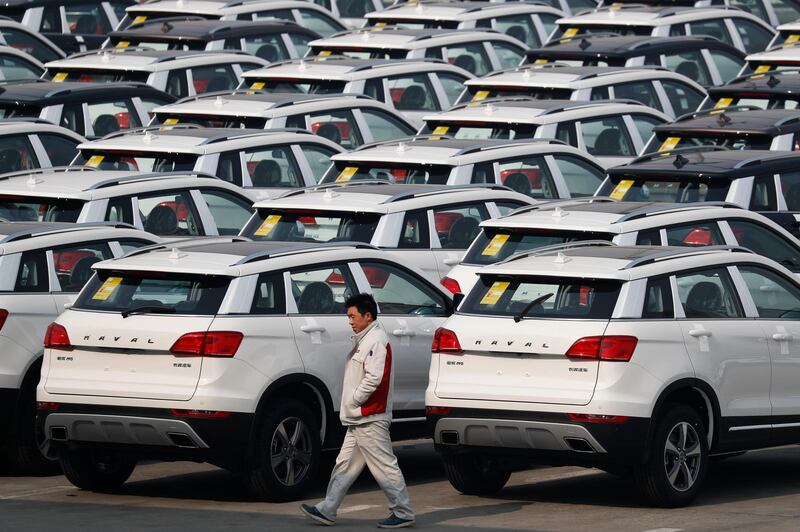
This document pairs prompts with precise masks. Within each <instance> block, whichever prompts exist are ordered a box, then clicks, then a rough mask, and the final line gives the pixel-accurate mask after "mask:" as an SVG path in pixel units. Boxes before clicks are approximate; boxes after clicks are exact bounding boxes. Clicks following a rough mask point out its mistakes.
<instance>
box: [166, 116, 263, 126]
mask: <svg viewBox="0 0 800 532" xmlns="http://www.w3.org/2000/svg"><path fill="white" fill-rule="evenodd" d="M156 121H157V122H159V123H161V124H168V125H172V124H178V123H180V124H197V125H198V126H202V127H227V128H234V129H264V126H265V125H266V124H267V119H266V118H251V117H246V116H213V115H208V116H204V115H188V114H187V115H176V114H170V113H156Z"/></svg>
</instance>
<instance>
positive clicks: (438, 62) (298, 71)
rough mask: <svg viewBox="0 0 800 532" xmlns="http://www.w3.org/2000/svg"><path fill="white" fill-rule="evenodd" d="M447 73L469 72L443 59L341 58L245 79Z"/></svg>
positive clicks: (282, 66)
mask: <svg viewBox="0 0 800 532" xmlns="http://www.w3.org/2000/svg"><path fill="white" fill-rule="evenodd" d="M441 70H447V71H451V72H457V73H459V74H461V75H463V76H466V77H468V78H473V77H475V76H474V75H473V74H471V73H470V72H468V71H466V70H464V69H463V68H459V67H457V66H455V65H451V64H450V63H447V62H445V61H444V60H442V59H431V58H425V59H354V58H350V57H347V56H343V55H331V56H327V57H324V56H323V57H309V58H307V59H292V60H289V61H281V62H279V63H272V64H269V65H267V66H265V67H262V68H257V69H254V70H248V71H247V72H245V73H244V75H243V77H244V78H245V79H252V78H269V77H279V78H286V77H289V78H291V79H324V80H339V81H352V80H357V79H370V78H376V77H384V76H390V75H395V74H405V73H409V72H410V73H416V72H430V71H441Z"/></svg>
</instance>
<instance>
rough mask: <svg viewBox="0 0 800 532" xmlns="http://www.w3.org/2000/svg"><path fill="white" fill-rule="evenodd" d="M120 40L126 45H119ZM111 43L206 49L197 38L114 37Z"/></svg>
mask: <svg viewBox="0 0 800 532" xmlns="http://www.w3.org/2000/svg"><path fill="white" fill-rule="evenodd" d="M120 42H122V43H127V44H125V46H117V45H118V44H119V43H120ZM111 45H112V47H114V48H127V47H131V48H135V47H141V48H150V49H151V50H205V49H206V43H205V42H203V41H197V40H191V41H187V40H179V41H176V40H169V41H148V40H143V39H131V38H130V37H127V38H126V37H113V38H112V39H111Z"/></svg>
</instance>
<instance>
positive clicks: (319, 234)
mask: <svg viewBox="0 0 800 532" xmlns="http://www.w3.org/2000/svg"><path fill="white" fill-rule="evenodd" d="M379 219H380V216H379V215H377V214H362V213H355V212H335V211H313V210H302V211H300V210H297V211H295V210H293V211H279V210H272V209H270V210H267V209H259V210H258V213H257V214H256V216H254V217H253V218H252V219H251V220H250V222H249V223H248V224H247V226H245V228H244V230H243V231H242V235H244V236H247V237H250V238H252V239H253V240H262V241H285V242H348V241H349V242H369V241H370V240H372V235H373V234H374V233H375V228H376V227H377V226H378V220H379Z"/></svg>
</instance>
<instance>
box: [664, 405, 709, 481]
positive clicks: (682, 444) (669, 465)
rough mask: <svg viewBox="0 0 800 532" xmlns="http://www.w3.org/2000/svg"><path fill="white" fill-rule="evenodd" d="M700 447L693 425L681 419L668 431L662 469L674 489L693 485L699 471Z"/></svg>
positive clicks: (698, 437)
mask: <svg viewBox="0 0 800 532" xmlns="http://www.w3.org/2000/svg"><path fill="white" fill-rule="evenodd" d="M701 460H702V449H701V447H700V436H698V434H697V430H695V428H694V426H693V425H692V424H691V423H687V422H686V421H681V422H679V423H677V424H675V426H674V427H672V430H670V431H669V435H668V436H667V440H666V442H665V444H664V471H665V473H666V475H667V481H668V482H669V483H670V485H671V486H672V488H673V489H674V490H676V491H680V492H685V491H688V490H690V489H691V488H692V486H694V484H695V482H696V481H697V475H698V474H699V473H700V465H701Z"/></svg>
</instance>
